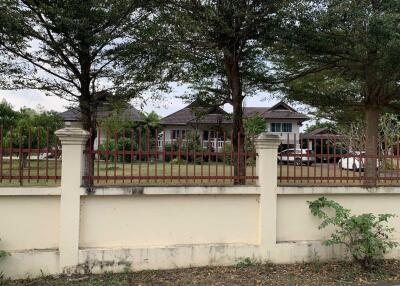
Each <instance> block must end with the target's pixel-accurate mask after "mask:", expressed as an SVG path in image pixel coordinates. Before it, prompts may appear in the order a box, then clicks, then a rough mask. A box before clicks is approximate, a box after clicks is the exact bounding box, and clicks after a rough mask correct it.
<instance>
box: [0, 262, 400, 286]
mask: <svg viewBox="0 0 400 286" xmlns="http://www.w3.org/2000/svg"><path fill="white" fill-rule="evenodd" d="M0 285H4V286H16V285H21V286H28V285H29V286H39V285H40V286H42V285H51V286H55V285H57V286H59V285H60V286H61V285H67V286H71V285H74V286H100V285H102V286H103V285H104V286H106V285H107V286H122V285H124V286H128V285H143V286H145V285H182V286H183V285H218V286H222V285H226V286H235V285H245V286H246V285H271V286H274V285H285V286H286V285H299V286H300V285H301V286H303V285H316V286H317V285H318V286H320V285H400V261H394V260H389V261H385V262H383V265H382V267H381V268H379V270H374V271H364V270H362V269H361V268H360V267H358V266H357V265H354V264H351V263H348V262H335V263H332V262H331V263H320V262H318V261H316V262H313V263H309V264H292V265H273V264H269V263H267V264H253V263H251V262H248V261H246V262H243V263H240V264H239V265H237V266H231V267H205V268H189V269H177V270H166V271H141V272H125V273H121V274H112V273H106V274H103V275H76V276H59V277H42V278H39V279H35V280H17V281H6V280H3V281H0Z"/></svg>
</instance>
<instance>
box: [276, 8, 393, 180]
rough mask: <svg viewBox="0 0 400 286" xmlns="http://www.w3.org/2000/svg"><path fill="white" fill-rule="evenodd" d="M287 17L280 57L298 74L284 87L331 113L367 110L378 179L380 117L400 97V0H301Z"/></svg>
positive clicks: (370, 168) (369, 175)
mask: <svg viewBox="0 0 400 286" xmlns="http://www.w3.org/2000/svg"><path fill="white" fill-rule="evenodd" d="M285 17H286V18H285V21H284V23H286V27H285V28H286V30H285V31H284V32H282V33H279V35H281V37H280V39H279V41H280V43H281V45H280V46H279V47H278V48H277V50H276V51H277V53H279V54H278V55H277V56H276V58H275V64H277V65H278V66H279V68H281V69H282V70H284V71H285V72H283V73H281V76H282V77H287V78H290V79H292V81H291V82H290V83H289V84H286V85H285V87H284V88H283V90H284V91H285V92H286V94H287V95H288V97H289V98H291V99H294V100H299V101H302V102H304V103H306V104H309V105H311V106H314V107H317V108H319V109H320V110H321V111H322V112H324V113H325V114H326V115H327V117H335V116H337V115H340V114H343V113H345V114H346V116H348V115H357V113H358V114H363V115H364V120H365V125H366V132H365V135H366V142H367V146H366V164H365V178H366V180H365V182H366V184H367V185H375V184H376V175H377V170H376V159H374V158H376V156H377V149H378V148H377V132H378V123H379V118H380V115H381V113H382V110H383V109H384V108H385V107H387V106H390V105H391V104H393V103H394V102H395V101H398V100H399V98H400V85H399V83H400V58H399V57H398V55H399V53H400V37H399V36H400V34H399V28H398V22H399V20H400V2H399V1H395V0H385V1H381V0H362V1H341V0H323V1H316V0H314V1H300V0H299V1H293V2H292V4H291V5H289V6H288V7H287V8H286V10H285ZM288 31H289V32H288Z"/></svg>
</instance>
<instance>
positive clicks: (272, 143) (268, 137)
mask: <svg viewBox="0 0 400 286" xmlns="http://www.w3.org/2000/svg"><path fill="white" fill-rule="evenodd" d="M281 143H282V140H281V139H280V138H279V136H278V135H276V134H271V133H266V132H264V133H261V134H260V135H259V136H258V137H257V138H256V140H255V146H256V148H257V149H277V148H278V147H279V145H280V144H281Z"/></svg>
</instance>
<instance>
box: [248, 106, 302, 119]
mask: <svg viewBox="0 0 400 286" xmlns="http://www.w3.org/2000/svg"><path fill="white" fill-rule="evenodd" d="M243 114H244V116H245V117H250V116H253V115H255V114H259V115H260V116H262V117H263V118H265V119H297V120H300V121H306V120H308V119H309V117H308V116H307V115H305V114H302V113H300V112H298V111H297V110H295V109H294V108H293V107H291V106H289V105H288V104H286V103H284V102H283V101H281V102H278V103H277V104H275V105H274V106H272V107H245V108H244V113H243Z"/></svg>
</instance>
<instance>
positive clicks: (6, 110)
mask: <svg viewBox="0 0 400 286" xmlns="http://www.w3.org/2000/svg"><path fill="white" fill-rule="evenodd" d="M20 117H21V115H20V114H19V113H18V112H17V111H14V109H13V107H12V105H11V104H9V103H8V102H7V101H5V100H3V101H2V102H1V103H0V126H1V127H2V129H3V132H6V131H8V130H10V128H11V127H15V126H16V125H17V121H18V120H19V118H20Z"/></svg>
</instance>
